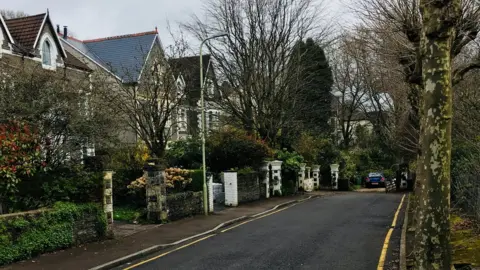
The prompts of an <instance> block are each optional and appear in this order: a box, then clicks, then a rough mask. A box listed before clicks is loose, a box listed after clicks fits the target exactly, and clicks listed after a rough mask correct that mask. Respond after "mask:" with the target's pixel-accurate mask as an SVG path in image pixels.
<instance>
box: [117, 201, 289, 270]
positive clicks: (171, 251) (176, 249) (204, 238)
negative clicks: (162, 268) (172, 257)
mask: <svg viewBox="0 0 480 270" xmlns="http://www.w3.org/2000/svg"><path fill="white" fill-rule="evenodd" d="M294 205H296V204H292V205H290V206H287V207H284V208H282V209H280V210H276V211H273V212H270V213H267V214H265V215H262V216H259V217H256V218H252V219H249V220H247V221H244V222H242V223H239V224H237V225H235V226H232V227H228V228H226V229H223V230H221V231H220V232H221V233H224V232H227V231H229V230H231V229H234V228H237V227H238V226H242V225H244V224H246V223H249V222H252V221H254V220H257V219H261V218H264V217H267V216H270V215H273V214H275V213H278V212H281V211H284V210H286V209H288V208H290V207H292V206H294ZM215 235H217V234H210V235H208V236H205V237H203V238H200V239H197V240H195V241H193V242H190V243H188V244H185V245H183V246H180V247H177V248H175V249H172V250H170V251H167V252H165V253H162V254H160V255H157V256H155V257H152V258H150V259H148V260H144V261H141V262H139V263H137V264H134V265H131V266H129V267H127V268H124V269H123V270H131V269H133V268H135V267H138V266H140V265H143V264H146V263H148V262H151V261H154V260H156V259H159V258H161V257H163V256H166V255H168V254H170V253H173V252H175V251H178V250H180V249H184V248H186V247H189V246H191V245H194V244H196V243H198V242H201V241H203V240H206V239H208V238H210V237H212V236H215Z"/></svg>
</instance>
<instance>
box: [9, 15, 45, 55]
mask: <svg viewBox="0 0 480 270" xmlns="http://www.w3.org/2000/svg"><path fill="white" fill-rule="evenodd" d="M45 16H46V13H42V14H38V15H34V16H27V17H22V18H16V19H10V20H5V23H6V24H7V27H8V29H9V31H10V34H11V35H12V37H13V39H14V40H15V42H16V43H18V44H20V45H21V46H23V47H25V48H28V49H33V45H35V40H36V39H37V36H38V32H39V31H40V28H41V27H42V23H43V20H44V19H45Z"/></svg>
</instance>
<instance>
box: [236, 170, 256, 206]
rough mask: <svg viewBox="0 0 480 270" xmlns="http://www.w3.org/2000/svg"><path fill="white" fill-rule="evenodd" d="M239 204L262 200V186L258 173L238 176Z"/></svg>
mask: <svg viewBox="0 0 480 270" xmlns="http://www.w3.org/2000/svg"><path fill="white" fill-rule="evenodd" d="M237 188H238V202H239V203H243V202H250V201H256V200H259V199H260V184H259V179H258V174H257V173H248V174H238V186H237Z"/></svg>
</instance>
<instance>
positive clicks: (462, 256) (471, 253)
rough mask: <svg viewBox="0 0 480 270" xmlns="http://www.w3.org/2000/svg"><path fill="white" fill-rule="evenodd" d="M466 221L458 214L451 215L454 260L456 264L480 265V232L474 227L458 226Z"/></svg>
mask: <svg viewBox="0 0 480 270" xmlns="http://www.w3.org/2000/svg"><path fill="white" fill-rule="evenodd" d="M465 221H466V220H465V219H464V218H462V217H460V216H458V215H452V216H451V228H452V232H451V244H452V260H453V263H454V264H461V263H465V264H472V265H473V266H480V233H478V232H477V231H475V230H474V228H464V227H463V226H458V225H459V224H461V223H463V222H465Z"/></svg>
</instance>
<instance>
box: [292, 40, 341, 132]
mask: <svg viewBox="0 0 480 270" xmlns="http://www.w3.org/2000/svg"><path fill="white" fill-rule="evenodd" d="M293 58H296V59H298V62H297V64H298V65H299V67H300V70H301V73H300V74H299V76H300V79H301V81H300V87H301V89H299V90H300V91H301V93H302V95H303V96H304V98H303V104H302V105H303V107H304V108H306V109H305V113H303V114H302V115H301V119H299V121H300V122H301V123H302V124H303V128H304V129H305V130H306V131H308V132H311V133H313V134H316V135H320V134H328V133H330V126H329V120H330V117H331V116H332V110H331V103H332V96H331V91H332V85H333V76H332V69H331V68H330V65H329V63H328V60H327V57H326V55H325V52H324V50H323V48H322V47H321V46H320V45H319V44H318V43H317V42H315V41H314V40H313V39H311V38H308V39H307V40H306V41H305V42H304V41H299V42H298V43H297V44H296V46H295V49H294V54H293Z"/></svg>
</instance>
